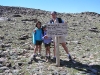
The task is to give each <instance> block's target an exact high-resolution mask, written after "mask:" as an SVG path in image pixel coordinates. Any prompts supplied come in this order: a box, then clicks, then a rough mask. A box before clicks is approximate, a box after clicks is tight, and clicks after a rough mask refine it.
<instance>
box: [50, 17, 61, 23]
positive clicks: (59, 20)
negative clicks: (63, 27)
mask: <svg viewBox="0 0 100 75" xmlns="http://www.w3.org/2000/svg"><path fill="white" fill-rule="evenodd" d="M57 19H58V22H59V23H62V19H61V18H57ZM52 22H53V23H54V21H53V19H51V20H50V23H52Z"/></svg>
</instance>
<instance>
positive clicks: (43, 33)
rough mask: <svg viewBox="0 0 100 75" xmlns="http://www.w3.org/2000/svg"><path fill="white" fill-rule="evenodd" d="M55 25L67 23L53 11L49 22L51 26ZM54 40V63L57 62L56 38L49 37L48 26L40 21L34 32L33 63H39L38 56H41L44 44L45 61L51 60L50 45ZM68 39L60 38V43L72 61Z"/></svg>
mask: <svg viewBox="0 0 100 75" xmlns="http://www.w3.org/2000/svg"><path fill="white" fill-rule="evenodd" d="M50 23H52V24H55V23H65V22H64V21H63V20H62V19H61V18H58V17H57V12H56V11H53V12H51V20H50V21H49V24H50ZM52 40H53V43H54V49H53V53H54V55H53V59H52V60H53V61H56V55H55V52H56V50H55V37H50V36H47V29H46V25H42V24H41V22H40V21H38V22H37V23H36V27H35V29H34V30H33V44H34V52H33V54H32V57H31V63H32V61H33V60H34V61H37V59H36V56H37V55H38V56H41V55H42V54H41V45H42V43H43V44H44V47H45V50H46V53H45V60H46V61H48V60H51V54H50V53H51V52H50V45H51V42H52ZM65 41H66V39H65V36H59V43H60V44H61V46H62V47H63V49H64V50H65V52H66V54H67V57H68V58H69V60H70V61H72V60H73V59H72V57H71V55H70V53H69V51H68V48H67V46H66V42H65Z"/></svg>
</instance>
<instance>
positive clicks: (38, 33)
mask: <svg viewBox="0 0 100 75" xmlns="http://www.w3.org/2000/svg"><path fill="white" fill-rule="evenodd" d="M33 44H34V45H35V47H34V53H33V56H32V59H33V60H36V52H37V51H38V55H39V56H41V45H42V28H41V22H40V21H38V22H37V23H36V27H35V29H34V30H33Z"/></svg>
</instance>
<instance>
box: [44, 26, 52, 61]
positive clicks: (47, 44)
mask: <svg viewBox="0 0 100 75" xmlns="http://www.w3.org/2000/svg"><path fill="white" fill-rule="evenodd" d="M42 39H43V43H44V46H45V49H46V61H49V60H50V58H51V57H50V45H51V41H52V38H51V37H48V36H47V30H46V25H43V26H42Z"/></svg>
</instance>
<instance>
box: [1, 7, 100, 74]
mask: <svg viewBox="0 0 100 75" xmlns="http://www.w3.org/2000/svg"><path fill="white" fill-rule="evenodd" d="M58 16H59V17H62V18H63V19H64V21H66V22H67V23H68V36H67V37H66V42H67V44H66V45H67V46H68V49H69V51H70V54H71V55H72V57H73V59H74V60H75V63H72V62H70V61H69V60H68V57H67V54H66V53H65V51H64V50H63V48H62V47H61V46H59V48H60V59H61V61H60V63H61V66H60V67H56V66H55V63H53V62H48V63H47V62H45V60H44V58H42V59H41V58H39V57H38V59H39V61H38V62H34V61H33V62H32V64H28V61H29V60H30V56H31V55H32V53H33V50H34V49H33V48H34V45H33V44H32V30H33V29H34V27H35V23H36V21H37V20H39V21H41V22H42V24H44V23H47V22H48V21H49V20H50V12H49V11H44V10H39V9H30V8H21V7H8V6H0V75H100V14H98V13H95V12H82V13H58ZM52 50H53V46H52V47H51V53H53V51H52ZM44 52H45V50H44V46H43V45H42V56H44Z"/></svg>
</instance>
